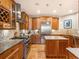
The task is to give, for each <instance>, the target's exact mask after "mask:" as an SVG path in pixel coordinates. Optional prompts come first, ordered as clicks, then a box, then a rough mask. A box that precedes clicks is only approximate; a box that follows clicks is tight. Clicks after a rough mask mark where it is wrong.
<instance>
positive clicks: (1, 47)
mask: <svg viewBox="0 0 79 59" xmlns="http://www.w3.org/2000/svg"><path fill="white" fill-rule="evenodd" d="M21 41H22V40H4V41H0V54H1V53H3V52H4V51H6V50H7V49H9V48H11V47H12V46H14V45H16V44H18V43H19V42H21Z"/></svg>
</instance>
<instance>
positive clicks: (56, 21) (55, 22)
mask: <svg viewBox="0 0 79 59" xmlns="http://www.w3.org/2000/svg"><path fill="white" fill-rule="evenodd" d="M58 28H59V19H58V18H55V17H52V29H55V30H57V29H58Z"/></svg>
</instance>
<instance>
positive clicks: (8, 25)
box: [0, 0, 16, 29]
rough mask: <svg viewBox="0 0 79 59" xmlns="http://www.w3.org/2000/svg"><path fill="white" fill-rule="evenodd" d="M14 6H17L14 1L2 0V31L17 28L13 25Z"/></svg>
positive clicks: (0, 1) (0, 3)
mask: <svg viewBox="0 0 79 59" xmlns="http://www.w3.org/2000/svg"><path fill="white" fill-rule="evenodd" d="M13 5H15V3H14V1H13V0H0V29H13V28H16V27H15V26H14V25H16V24H13V13H12V9H13ZM14 8H15V7H14ZM14 21H15V20H14ZM14 23H15V22H14Z"/></svg>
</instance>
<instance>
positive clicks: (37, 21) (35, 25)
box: [32, 16, 59, 30]
mask: <svg viewBox="0 0 79 59" xmlns="http://www.w3.org/2000/svg"><path fill="white" fill-rule="evenodd" d="M43 22H50V24H51V28H52V29H55V30H57V29H59V19H58V18H57V17H52V16H42V17H34V18H32V30H35V29H40V27H41V24H42V23H43Z"/></svg>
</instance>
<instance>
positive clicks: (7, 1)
mask: <svg viewBox="0 0 79 59" xmlns="http://www.w3.org/2000/svg"><path fill="white" fill-rule="evenodd" d="M0 5H1V6H3V7H5V8H6V9H8V10H11V9H12V0H0Z"/></svg>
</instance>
